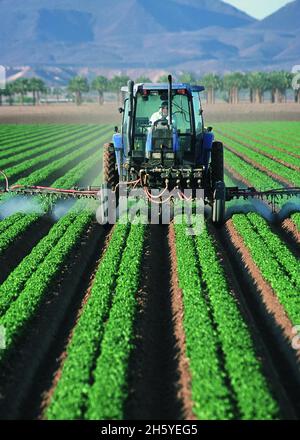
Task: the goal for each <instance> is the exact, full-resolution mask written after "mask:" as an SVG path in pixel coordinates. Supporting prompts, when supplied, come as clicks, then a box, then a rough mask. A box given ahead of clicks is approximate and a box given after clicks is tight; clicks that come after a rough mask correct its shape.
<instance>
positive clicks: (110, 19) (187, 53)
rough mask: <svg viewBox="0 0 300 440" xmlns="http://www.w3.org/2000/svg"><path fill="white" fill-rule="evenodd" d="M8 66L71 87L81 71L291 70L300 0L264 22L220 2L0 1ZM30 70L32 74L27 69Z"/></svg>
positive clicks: (0, 51)
mask: <svg viewBox="0 0 300 440" xmlns="http://www.w3.org/2000/svg"><path fill="white" fill-rule="evenodd" d="M0 8H1V9H0V10H1V16H2V19H1V26H0V44H1V48H0V64H2V65H5V66H10V68H11V72H12V73H13V74H16V75H18V72H21V75H22V74H23V73H24V72H27V74H29V75H30V74H36V73H37V72H38V73H39V74H40V76H44V77H45V76H47V75H48V76H49V81H51V80H52V81H53V80H54V81H55V77H56V78H57V80H56V81H58V82H59V81H64V80H65V79H66V78H67V77H68V76H69V75H72V74H73V72H74V71H84V70H85V71H86V72H88V73H89V72H99V71H101V72H102V71H103V72H105V71H112V72H117V71H119V72H121V71H122V72H127V71H128V70H129V69H131V70H132V69H133V70H135V71H136V72H139V73H141V72H150V71H155V72H160V71H162V70H164V69H167V70H172V71H182V70H191V71H196V72H198V73H206V72H208V71H215V72H220V73H223V72H226V71H235V70H258V69H259V70H264V69H266V70H270V69H287V70H290V69H291V68H292V67H293V65H295V64H299V53H300V39H299V37H300V20H299V17H300V0H295V1H293V2H292V3H289V4H287V5H286V6H285V7H283V8H281V9H280V10H278V11H277V12H275V13H274V14H272V15H270V16H269V17H267V18H265V19H264V20H260V21H258V20H256V19H254V18H253V17H250V16H249V15H247V14H245V13H244V12H242V11H240V10H239V9H237V8H235V7H233V6H231V5H229V4H227V3H225V2H223V1H220V0H127V1H124V0H113V1H111V0H85V1H84V2H83V1H80V0H26V2H24V0H13V1H11V0H0ZM24 66H26V67H24Z"/></svg>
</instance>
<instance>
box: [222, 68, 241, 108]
mask: <svg viewBox="0 0 300 440" xmlns="http://www.w3.org/2000/svg"><path fill="white" fill-rule="evenodd" d="M223 84H224V89H225V90H227V91H228V93H229V103H230V104H238V102H239V100H240V99H239V93H240V89H242V88H243V87H245V85H246V80H245V75H244V74H243V73H240V72H235V73H229V74H227V75H225V76H224V79H223Z"/></svg>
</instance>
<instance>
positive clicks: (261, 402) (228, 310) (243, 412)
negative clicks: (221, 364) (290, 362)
mask: <svg viewBox="0 0 300 440" xmlns="http://www.w3.org/2000/svg"><path fill="white" fill-rule="evenodd" d="M195 243H196V248H197V252H198V257H199V265H200V268H201V276H202V281H204V283H205V285H206V290H207V297H208V300H209V304H210V305H209V306H208V307H210V308H211V310H212V314H213V318H214V322H215V323H216V325H217V331H218V334H219V339H220V342H221V346H222V351H223V353H224V359H225V367H226V370H227V372H228V375H229V378H230V383H231V386H232V388H233V390H234V393H235V395H236V399H237V405H238V408H239V412H240V416H241V419H243V420H266V419H271V420H272V419H274V418H278V416H279V408H278V404H277V403H276V401H275V400H274V398H273V397H272V395H271V392H270V390H269V387H268V383H267V381H266V379H265V377H264V375H263V373H262V368H261V363H260V362H259V360H258V359H257V355H256V353H255V349H254V343H253V340H252V337H251V335H250V332H249V329H248V327H247V325H246V323H245V321H244V319H243V317H242V315H241V313H240V310H239V307H238V304H237V302H236V299H235V298H234V297H233V296H232V294H231V292H230V288H229V286H228V284H227V281H226V277H225V273H224V270H223V268H222V266H221V265H220V262H219V259H218V256H217V252H216V249H215V247H214V244H213V241H212V238H211V236H210V235H209V233H208V231H207V228H206V227H205V228H204V230H203V232H202V233H201V235H199V236H197V237H196V238H195Z"/></svg>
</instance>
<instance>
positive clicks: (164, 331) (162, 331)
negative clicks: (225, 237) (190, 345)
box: [125, 225, 184, 420]
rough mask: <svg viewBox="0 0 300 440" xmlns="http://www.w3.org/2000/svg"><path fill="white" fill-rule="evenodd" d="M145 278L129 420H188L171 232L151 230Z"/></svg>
mask: <svg viewBox="0 0 300 440" xmlns="http://www.w3.org/2000/svg"><path fill="white" fill-rule="evenodd" d="M141 274H142V279H141V289H140V291H139V293H138V297H137V300H138V303H139V313H138V317H137V321H136V327H135V328H136V332H135V334H136V341H135V350H134V352H133V355H132V357H131V361H130V365H129V372H130V373H129V391H130V394H129V399H128V401H127V405H126V412H125V418H126V419H129V420H140V419H144V420H155V419H156V420H162V419H163V420H168V419H169V420H179V419H183V418H184V408H183V406H184V405H183V402H182V400H181V399H179V398H178V393H179V392H180V385H179V382H180V374H179V368H178V356H179V349H178V347H177V340H176V334H175V333H176V330H175V328H176V326H174V321H176V319H178V316H177V317H175V316H174V310H173V307H172V293H171V292H172V282H171V278H170V277H171V261H170V254H169V246H168V227H167V226H158V225H150V226H149V229H148V233H147V237H146V247H145V253H144V258H143V262H142V266H141Z"/></svg>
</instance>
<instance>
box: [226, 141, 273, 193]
mask: <svg viewBox="0 0 300 440" xmlns="http://www.w3.org/2000/svg"><path fill="white" fill-rule="evenodd" d="M225 164H228V166H229V167H231V168H233V169H234V170H236V172H237V173H239V174H241V175H242V176H243V177H244V178H245V179H247V180H248V181H249V182H251V184H252V185H253V186H255V187H256V188H257V189H273V188H274V189H275V188H278V187H279V186H280V185H279V184H278V182H276V181H275V180H273V179H272V178H271V177H269V176H267V175H266V174H265V173H263V172H262V171H259V170H257V169H255V168H253V166H251V165H249V164H247V163H246V162H245V161H244V160H242V159H240V158H239V157H238V156H236V155H235V154H233V153H232V152H231V151H229V150H226V149H225Z"/></svg>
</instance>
